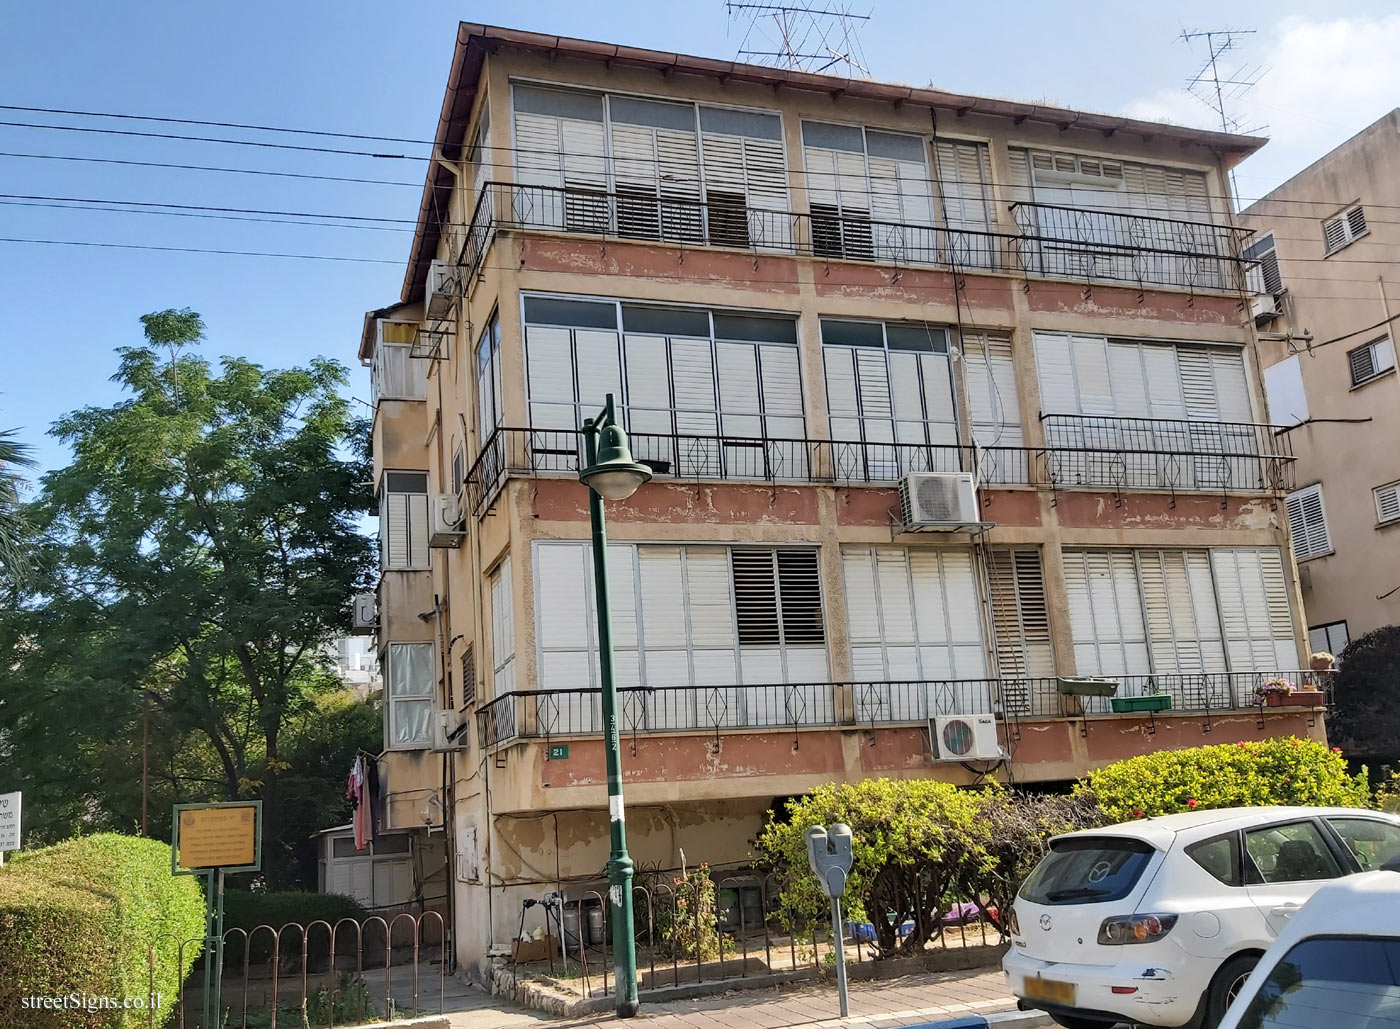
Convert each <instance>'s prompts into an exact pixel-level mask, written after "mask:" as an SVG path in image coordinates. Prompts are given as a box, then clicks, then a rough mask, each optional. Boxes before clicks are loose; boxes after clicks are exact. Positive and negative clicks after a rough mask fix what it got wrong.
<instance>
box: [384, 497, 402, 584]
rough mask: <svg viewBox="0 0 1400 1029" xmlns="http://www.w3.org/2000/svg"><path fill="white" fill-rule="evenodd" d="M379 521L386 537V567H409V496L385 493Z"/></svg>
mask: <svg viewBox="0 0 1400 1029" xmlns="http://www.w3.org/2000/svg"><path fill="white" fill-rule="evenodd" d="M379 519H380V524H381V525H382V526H383V528H382V529H381V530H380V531H381V532H382V533H383V535H384V542H383V563H384V567H385V568H406V567H408V494H406V493H385V494H384V497H383V499H382V500H381V501H380V515H379Z"/></svg>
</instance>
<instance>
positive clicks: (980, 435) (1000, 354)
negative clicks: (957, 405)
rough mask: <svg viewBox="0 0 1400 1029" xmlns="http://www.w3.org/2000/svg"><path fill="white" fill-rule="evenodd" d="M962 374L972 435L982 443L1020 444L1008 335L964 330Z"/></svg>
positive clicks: (1017, 396) (1022, 440)
mask: <svg viewBox="0 0 1400 1029" xmlns="http://www.w3.org/2000/svg"><path fill="white" fill-rule="evenodd" d="M962 356H963V377H964V379H965V385H966V387H967V402H968V406H969V408H970V409H971V410H970V411H969V416H970V418H971V421H972V435H973V437H974V438H975V439H976V440H977V442H978V443H979V444H981V445H982V446H984V447H1019V446H1023V445H1024V444H1025V434H1024V433H1023V432H1022V430H1021V400H1020V394H1019V392H1018V391H1017V388H1016V365H1015V362H1014V361H1013V359H1012V356H1011V337H1010V336H1007V335H1005V334H1003V333H994V332H964V333H963V335H962Z"/></svg>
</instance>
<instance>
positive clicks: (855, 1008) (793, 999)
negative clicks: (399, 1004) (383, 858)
mask: <svg viewBox="0 0 1400 1029" xmlns="http://www.w3.org/2000/svg"><path fill="white" fill-rule="evenodd" d="M447 990H448V993H447V998H446V1001H447V1003H446V1006H447V1008H448V1009H449V1010H450V1012H451V1016H450V1017H451V1024H452V1027H453V1029H521V1027H537V1029H544V1027H545V1026H549V1027H550V1029H594V1027H599V1026H609V1027H610V1029H618V1022H617V1020H616V1019H615V1018H614V1017H613V1016H612V1015H611V1014H610V1013H609V1014H605V1015H589V1016H587V1017H585V1018H581V1019H579V1018H575V1019H554V1018H551V1017H550V1016H548V1015H545V1014H543V1013H542V1012H538V1011H529V1010H526V1009H525V1008H521V1007H517V1006H515V1005H513V1004H509V1003H505V1002H502V1001H501V1000H499V999H498V998H494V997H489V996H487V995H486V994H484V993H481V992H478V991H475V990H473V989H472V988H471V987H468V986H466V985H464V984H462V983H461V982H459V981H456V980H452V981H449V983H448V987H447ZM436 999H437V998H436V997H434V998H433V1000H434V1003H433V1004H432V1005H431V1006H432V1007H433V1008H436V1006H437V1005H436V1003H435V1002H436ZM850 1009H851V1016H850V1018H848V1019H845V1020H842V1019H841V1018H839V1017H838V1015H837V999H836V986H835V984H834V983H831V984H823V985H815V984H801V985H797V986H792V987H788V988H785V989H781V990H774V989H766V990H736V991H734V992H732V993H728V994H723V995H720V996H717V997H702V998H697V999H694V1000H680V1001H669V1002H666V1003H660V1004H647V1003H645V1002H643V1004H642V1012H641V1015H639V1016H638V1018H637V1019H636V1020H635V1023H634V1024H637V1025H639V1026H640V1025H644V1026H646V1029H780V1027H784V1026H809V1027H811V1026H817V1025H820V1026H822V1027H823V1029H835V1027H837V1026H852V1027H859V1029H884V1027H887V1026H910V1025H918V1024H920V1023H923V1022H936V1021H940V1020H942V1019H949V1018H962V1017H967V1016H970V1015H991V1014H993V1013H996V1012H1014V1011H1015V1010H1016V1001H1015V999H1014V998H1013V997H1012V996H1011V994H1010V993H1008V992H1007V989H1006V980H1005V978H1004V977H1003V976H1002V974H1001V971H1000V970H999V969H989V970H987V971H983V972H974V973H968V972H930V973H925V974H921V975H911V976H905V977H902V978H898V979H884V980H876V981H866V982H858V983H852V984H851V989H850ZM1017 1024H1018V1025H1019V1026H1025V1025H1048V1024H1050V1022H1049V1019H1044V1018H1042V1019H1039V1020H1033V1019H1029V1018H1027V1019H1024V1020H1018V1022H1017Z"/></svg>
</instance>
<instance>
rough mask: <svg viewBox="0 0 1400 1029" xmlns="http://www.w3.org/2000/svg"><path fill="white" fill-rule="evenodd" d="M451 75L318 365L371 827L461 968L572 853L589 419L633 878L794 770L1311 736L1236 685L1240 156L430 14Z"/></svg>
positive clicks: (1260, 469)
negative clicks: (358, 550) (393, 231)
mask: <svg viewBox="0 0 1400 1029" xmlns="http://www.w3.org/2000/svg"><path fill="white" fill-rule="evenodd" d="M448 82H449V85H448V89H447V93H446V96H445V98H444V101H443V107H442V116H441V120H440V123H439V128H438V134H437V146H436V159H435V161H434V163H433V166H432V168H431V170H430V172H429V174H428V178H427V182H426V184H425V188H424V193H423V201H422V206H421V209H420V215H419V222H418V229H417V234H416V236H415V239H414V243H413V248H412V254H411V257H410V259H409V263H408V267H407V271H406V274H405V279H404V285H403V291H402V295H401V298H400V300H399V302H398V303H395V304H392V305H390V306H388V307H385V308H382V309H380V310H376V311H372V312H370V313H369V314H368V315H367V316H366V319H365V327H364V335H363V338H362V341H361V347H360V356H361V358H362V360H364V361H365V362H367V363H369V364H371V365H372V367H373V372H374V381H375V420H374V436H373V445H374V457H375V476H376V482H377V486H378V489H379V495H380V498H381V500H380V503H381V507H380V533H381V538H382V557H383V568H384V571H383V576H382V579H381V582H380V585H379V590H378V595H377V632H378V643H379V646H380V648H381V649H380V653H381V655H382V660H383V662H384V665H385V673H384V678H385V683H386V687H385V708H386V715H385V718H386V723H385V747H386V755H385V759H384V760H383V761H382V762H381V768H382V769H383V770H384V777H385V779H386V792H387V794H388V797H389V803H388V808H389V811H388V819H389V821H390V823H391V825H392V824H396V823H398V822H399V821H400V820H406V821H411V822H414V823H415V824H419V825H421V824H422V818H421V817H420V814H421V812H422V810H423V807H424V801H423V799H422V798H423V791H428V790H440V791H441V794H440V796H441V802H442V810H443V812H444V813H445V829H446V830H447V834H448V836H449V837H450V848H451V853H452V854H453V867H452V877H453V880H454V883H455V887H454V891H453V899H454V905H455V912H454V916H455V927H456V933H457V950H458V954H459V956H460V958H461V959H462V961H463V962H464V963H465V964H467V965H468V966H469V967H473V968H480V967H481V965H482V963H483V962H485V961H486V960H487V959H488V956H489V955H490V954H492V953H493V952H494V953H500V950H499V949H497V950H494V951H493V948H499V947H500V946H501V945H502V944H503V943H504V942H505V941H507V940H509V939H510V938H511V936H512V935H513V934H515V933H516V932H517V931H518V929H519V926H520V924H521V921H520V920H521V918H522V901H523V900H525V899H527V898H539V897H540V896H542V895H543V894H545V893H547V892H549V891H551V890H555V889H559V890H562V891H564V892H565V894H567V895H577V893H578V891H579V890H582V889H584V888H589V887H592V886H594V885H595V884H596V883H597V882H599V881H600V876H601V870H602V868H603V864H604V862H605V861H606V859H607V849H608V842H607V835H608V834H607V812H606V799H605V796H606V795H605V780H604V771H603V742H602V737H601V712H600V707H599V695H598V679H597V675H598V672H597V641H596V640H597V634H596V631H595V627H594V597H593V592H592V584H591V577H590V571H589V570H590V552H589V543H588V540H589V523H588V506H587V496H586V491H585V489H584V487H583V486H582V485H580V483H579V482H578V479H577V472H578V469H579V464H580V462H579V454H580V449H581V433H580V425H581V423H582V420H583V419H585V418H587V417H590V416H592V415H594V414H595V413H596V412H597V411H598V409H599V408H601V407H602V405H603V401H604V397H605V396H606V395H607V394H609V393H611V394H613V395H614V396H615V397H616V399H617V404H618V409H619V411H620V412H621V417H622V419H623V421H624V422H625V425H626V428H627V430H628V433H629V435H630V440H631V446H632V449H633V452H634V454H636V456H637V457H638V458H639V459H642V460H645V461H646V462H647V463H648V464H649V465H650V466H651V468H652V469H653V471H654V472H655V476H654V478H653V480H652V481H651V482H650V483H649V484H647V485H645V486H643V487H642V488H641V489H640V490H639V491H638V492H637V493H636V494H635V495H634V496H633V497H632V498H631V499H630V500H628V501H626V502H621V503H615V504H608V505H607V506H608V518H609V534H610V545H609V553H608V566H609V570H610V576H611V582H612V610H613V630H614V631H613V636H614V640H615V649H616V654H617V661H616V663H617V667H618V676H619V679H620V684H619V685H620V687H621V698H620V713H619V718H620V719H621V735H622V738H623V764H624V775H625V784H626V791H627V803H628V807H627V811H628V814H627V821H628V831H629V846H630V849H631V852H632V855H633V858H634V860H636V861H637V862H638V865H639V866H640V867H644V868H653V869H671V868H675V867H678V866H679V864H680V857H679V855H680V851H682V850H684V851H685V853H686V855H687V856H688V860H689V861H690V863H691V864H694V863H695V862H698V861H708V862H711V863H714V864H718V865H725V864H729V863H742V862H744V861H745V860H746V858H747V856H748V852H749V841H750V839H751V838H752V837H753V835H754V833H755V832H756V831H757V830H758V828H759V827H760V825H761V824H762V823H763V820H764V819H765V817H766V814H767V812H768V811H769V810H770V809H771V808H772V807H773V806H774V805H775V803H777V802H778V801H779V800H780V799H781V798H784V797H787V796H790V795H793V794H797V793H800V792H802V791H805V790H807V789H810V788H812V787H814V786H817V785H818V784H821V783H825V782H830V781H833V780H857V779H860V778H862V777H866V776H876V775H898V776H938V777H942V778H945V779H947V780H950V781H953V782H958V783H971V782H974V781H977V780H978V779H980V778H982V777H986V776H993V777H1000V778H1002V779H1014V780H1015V781H1016V782H1021V783H1024V782H1063V781H1065V780H1069V779H1073V778H1075V777H1077V776H1079V775H1081V774H1082V773H1084V772H1085V771H1087V770H1088V769H1090V768H1092V767H1094V766H1096V765H1100V764H1103V763H1107V762H1110V761H1114V760H1117V759H1120V758H1123V757H1127V756H1130V755H1133V754H1138V753H1143V752H1146V751H1150V750H1154V749H1158V748H1164V747H1177V746H1188V745H1194V744H1198V743H1207V742H1224V741H1235V740H1244V739H1257V738H1262V737H1267V736H1272V735H1278V734H1287V733H1299V734H1311V735H1314V736H1319V737H1320V736H1321V735H1322V733H1323V732H1324V727H1323V724H1322V720H1321V716H1320V713H1319V712H1316V711H1311V710H1299V709H1278V710H1275V709H1272V708H1269V709H1264V708H1260V707H1257V706H1255V702H1254V693H1253V691H1254V687H1255V685H1256V684H1258V683H1259V682H1261V681H1262V680H1263V679H1266V678H1268V677H1270V676H1272V675H1273V674H1276V673H1277V672H1280V671H1282V672H1283V673H1284V674H1286V675H1288V676H1289V677H1291V678H1296V677H1298V675H1299V674H1300V673H1297V672H1293V671H1289V670H1290V669H1296V668H1298V667H1299V666H1300V662H1304V660H1305V658H1306V647H1307V642H1306V633H1305V625H1304V622H1303V618H1302V606H1301V603H1300V601H1299V596H1298V586H1297V575H1296V569H1295V565H1294V562H1293V559H1292V556H1291V549H1290V541H1289V537H1288V525H1287V519H1286V516H1285V514H1284V509H1283V505H1282V496H1283V494H1284V493H1285V492H1287V490H1288V489H1289V488H1290V487H1291V484H1292V481H1291V475H1292V471H1291V469H1292V461H1291V458H1290V456H1289V454H1288V453H1287V452H1286V449H1281V444H1282V446H1283V447H1286V437H1285V438H1284V439H1283V440H1282V441H1280V440H1279V438H1277V437H1276V436H1275V434H1274V433H1273V432H1272V431H1270V429H1269V427H1268V426H1267V425H1266V424H1264V423H1265V422H1266V417H1265V407H1264V399H1263V393H1262V386H1261V376H1260V369H1259V364H1258V359H1257V350H1256V341H1255V335H1254V325H1253V321H1252V319H1251V318H1250V316H1249V308H1248V296H1247V294H1246V292H1245V283H1244V274H1243V269H1244V264H1243V260H1242V257H1241V253H1240V239H1241V236H1242V230H1241V229H1240V227H1239V226H1238V225H1237V224H1236V222H1235V221H1234V219H1233V218H1232V215H1231V214H1230V211H1231V206H1230V204H1229V202H1228V185H1227V175H1226V173H1227V171H1228V169H1229V168H1230V167H1231V166H1232V165H1234V164H1235V163H1236V162H1238V161H1239V160H1240V159H1242V158H1243V157H1244V156H1245V155H1247V154H1248V153H1250V152H1252V151H1253V150H1255V149H1256V148H1257V147H1259V146H1260V145H1262V143H1263V140H1260V139H1255V138H1248V137H1242V136H1234V135H1226V134H1221V133H1213V132H1202V131H1198V130H1192V129H1183V128H1176V127H1172V126H1167V125H1162V124H1157V123H1146V122H1135V121H1132V120H1128V119H1124V118H1117V117H1110V116H1105V115H1099V114H1090V113H1086V112H1076V111H1068V110H1061V109H1056V108H1047V107H1044V106H1040V105H1033V104H1018V103H1012V102H1008V101H1003V100H988V99H984V98H977V97H970V96H958V95H953V94H949V93H943V92H938V91H934V90H925V89H916V88H910V87H907V86H898V85H892V84H883V83H877V82H870V81H863V80H850V79H844V78H835V77H829V76H823V75H813V74H805V73H799V72H791V71H785V70H777V69H773V68H764V67H754V66H746V65H742V64H734V63H730V62H725V61H715V60H708V59H703V58H695V57H687V56H683V55H680V54H673V53H660V52H655V51H646V50H636V49H631V48H627V47H622V46H615V45H612V44H602V43H595V42H588V41H584V40H577V39H566V38H560V37H555V36H543V35H538V34H534V33H528V32H518V31H512V30H507V29H500V28H492V27H487V26H481V25H467V24H464V25H462V26H461V29H460V33H459V36H458V40H457V48H456V52H455V56H454V59H453V64H452V68H451V72H450V75H449V79H448ZM373 618H374V614H373V612H370V613H368V614H367V615H366V616H365V619H364V621H365V622H366V624H368V623H369V622H371V621H372V620H373ZM1061 677H1064V678H1065V679H1066V680H1068V679H1070V678H1072V677H1104V678H1110V679H1112V680H1113V681H1115V682H1117V683H1118V684H1119V685H1118V697H1119V698H1137V699H1138V700H1139V701H1142V700H1143V699H1144V698H1149V697H1152V698H1157V699H1156V700H1152V701H1148V702H1147V703H1149V704H1152V705H1155V706H1159V707H1160V705H1162V704H1165V703H1167V702H1168V701H1169V702H1170V709H1169V710H1158V711H1139V712H1134V713H1115V712H1114V711H1113V710H1112V703H1111V701H1110V699H1109V698H1106V697H1094V696H1080V695H1066V694H1065V693H1064V692H1062V690H1064V689H1072V688H1075V687H1074V686H1073V685H1072V684H1070V683H1067V682H1065V683H1062V682H1061ZM949 719H952V721H949ZM524 915H525V917H526V922H525V924H526V927H527V928H529V927H532V926H534V925H536V924H538V922H539V909H537V908H536V909H531V910H529V911H526V912H524Z"/></svg>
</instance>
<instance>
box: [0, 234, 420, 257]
mask: <svg viewBox="0 0 1400 1029" xmlns="http://www.w3.org/2000/svg"><path fill="white" fill-rule="evenodd" d="M0 243H37V244H41V245H43V246H56V247H105V248H111V249H115V250H161V251H166V252H168V253H175V254H220V255H224V256H230V257H280V258H286V259H288V260H295V261H341V262H347V263H350V264H403V263H404V262H402V261H391V260H388V259H381V258H377V257H341V256H338V255H331V254H278V253H271V252H269V251H263V250H212V249H204V248H200V247H160V246H149V245H144V244H139V243H96V242H93V241H91V240H79V239H21V238H12V237H5V236H0Z"/></svg>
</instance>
